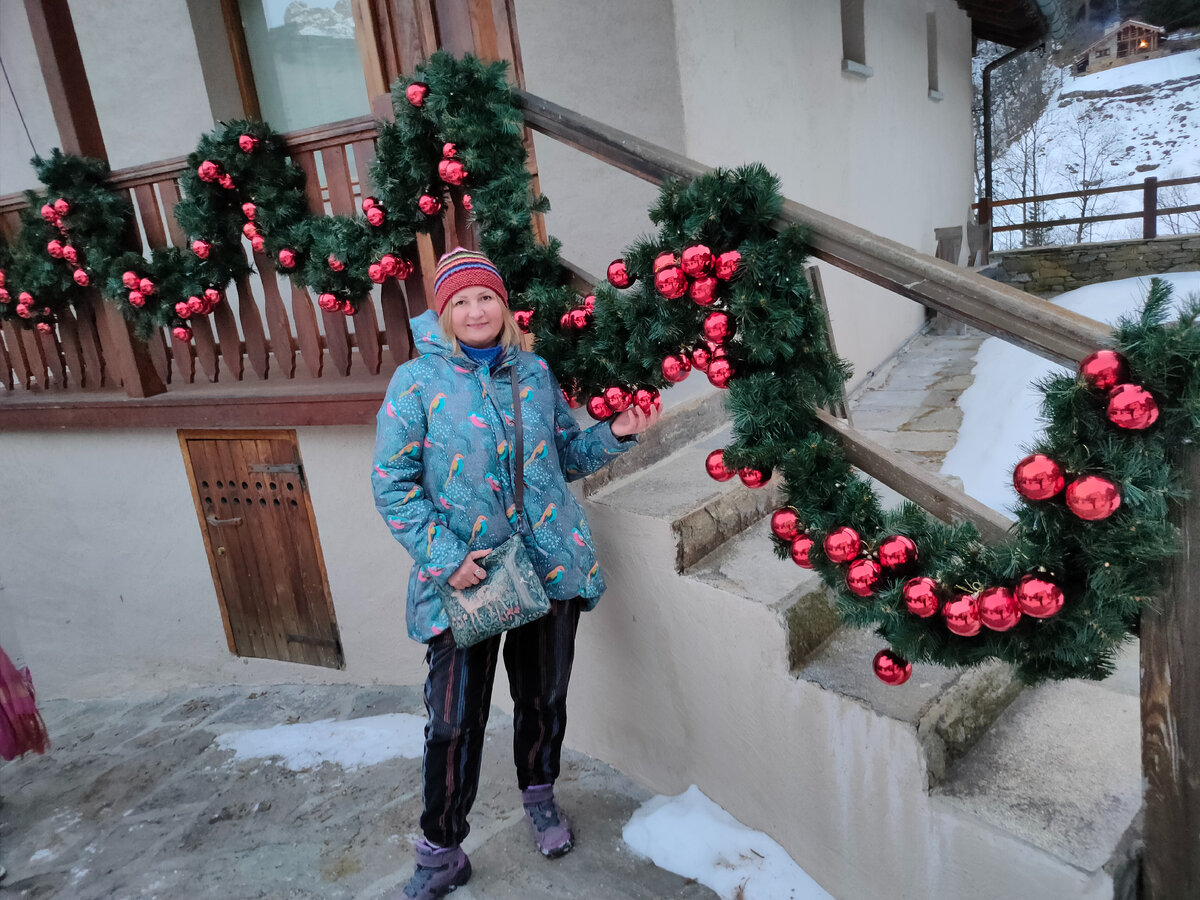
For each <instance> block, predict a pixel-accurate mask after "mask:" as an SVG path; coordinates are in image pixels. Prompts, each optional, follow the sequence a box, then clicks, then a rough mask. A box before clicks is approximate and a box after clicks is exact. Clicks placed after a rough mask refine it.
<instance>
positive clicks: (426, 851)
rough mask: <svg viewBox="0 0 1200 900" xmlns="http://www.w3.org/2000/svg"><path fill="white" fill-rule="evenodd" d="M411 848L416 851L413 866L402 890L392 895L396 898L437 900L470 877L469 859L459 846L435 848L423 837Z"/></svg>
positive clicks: (397, 899) (404, 899) (398, 899)
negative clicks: (414, 867) (414, 864)
mask: <svg viewBox="0 0 1200 900" xmlns="http://www.w3.org/2000/svg"><path fill="white" fill-rule="evenodd" d="M413 847H414V848H415V849H416V851H417V868H416V871H414V872H413V874H412V878H410V879H409V880H408V884H407V885H406V886H405V888H404V891H403V892H402V893H400V894H394V895H392V896H393V897H395V898H396V900H401V898H403V900H437V898H438V897H445V896H446V895H447V894H449V893H450V892H451V891H453V890H454V889H455V888H457V887H461V886H462V885H464V884H466V883H467V881H468V880H469V879H470V877H471V861H470V860H469V859H467V854H465V853H463V851H462V847H435V846H434V845H433V844H431V843H429V841H427V840H423V839H422V840H419V841H417V842H416V843H415V844H413Z"/></svg>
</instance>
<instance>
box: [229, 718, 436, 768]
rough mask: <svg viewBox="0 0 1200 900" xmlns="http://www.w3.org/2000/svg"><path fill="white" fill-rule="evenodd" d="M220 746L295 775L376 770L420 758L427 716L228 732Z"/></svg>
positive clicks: (235, 755) (326, 720) (313, 723)
mask: <svg viewBox="0 0 1200 900" xmlns="http://www.w3.org/2000/svg"><path fill="white" fill-rule="evenodd" d="M217 746H219V747H220V748H221V749H223V750H232V751H234V758H235V759H247V758H262V759H270V760H273V761H274V760H278V762H279V764H280V765H282V766H284V767H285V768H287V769H290V770H291V771H293V772H299V771H301V770H303V769H311V768H313V767H314V766H319V765H321V763H325V762H331V763H335V764H336V765H339V766H342V767H343V768H346V769H358V768H361V767H363V766H373V765H376V764H377V763H381V762H384V761H385V760H388V759H394V758H395V757H397V756H403V757H407V758H409V759H416V758H417V757H419V756H421V754H422V752H423V750H424V746H425V717H424V716H414V715H410V714H408V713H388V714H387V715H382V716H366V717H364V718H361V719H347V720H345V721H338V720H335V719H322V720H321V721H319V722H300V723H297V724H295V725H276V726H275V727H273V728H258V729H254V730H251V731H229V732H226V733H225V734H222V735H219V736H218V737H217Z"/></svg>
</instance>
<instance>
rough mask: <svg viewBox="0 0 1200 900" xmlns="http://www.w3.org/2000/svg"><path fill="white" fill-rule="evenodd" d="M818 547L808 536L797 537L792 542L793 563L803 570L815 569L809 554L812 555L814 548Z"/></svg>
mask: <svg viewBox="0 0 1200 900" xmlns="http://www.w3.org/2000/svg"><path fill="white" fill-rule="evenodd" d="M815 545H816V541H814V540H813V539H812V538H810V537H809V536H808V535H807V534H800V535H797V536H796V538H795V540H793V541H792V551H791V552H792V562H794V563H795V564H796V565H798V566H799V567H800V568H802V569H811V568H812V567H813V564H812V560H811V559H809V554H810V553H812V548H813V547H814V546H815Z"/></svg>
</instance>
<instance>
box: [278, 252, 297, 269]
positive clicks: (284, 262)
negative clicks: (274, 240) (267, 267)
mask: <svg viewBox="0 0 1200 900" xmlns="http://www.w3.org/2000/svg"><path fill="white" fill-rule="evenodd" d="M279 267H280V268H281V269H294V268H296V251H295V250H292V249H290V248H288V247H284V248H283V249H282V250H280V251H279Z"/></svg>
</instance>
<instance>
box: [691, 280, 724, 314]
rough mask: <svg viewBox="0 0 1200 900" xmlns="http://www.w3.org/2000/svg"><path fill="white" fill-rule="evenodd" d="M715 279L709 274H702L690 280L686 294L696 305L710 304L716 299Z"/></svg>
mask: <svg viewBox="0 0 1200 900" xmlns="http://www.w3.org/2000/svg"><path fill="white" fill-rule="evenodd" d="M717 285H718V282H717V279H715V278H713V276H711V275H702V276H700V277H699V278H697V279H696V280H695V281H693V282H692V284H691V286H690V287H689V288H688V296H689V297H691V298H692V302H693V303H695V304H696V305H697V306H712V304H713V303H715V302H716V300H717Z"/></svg>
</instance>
